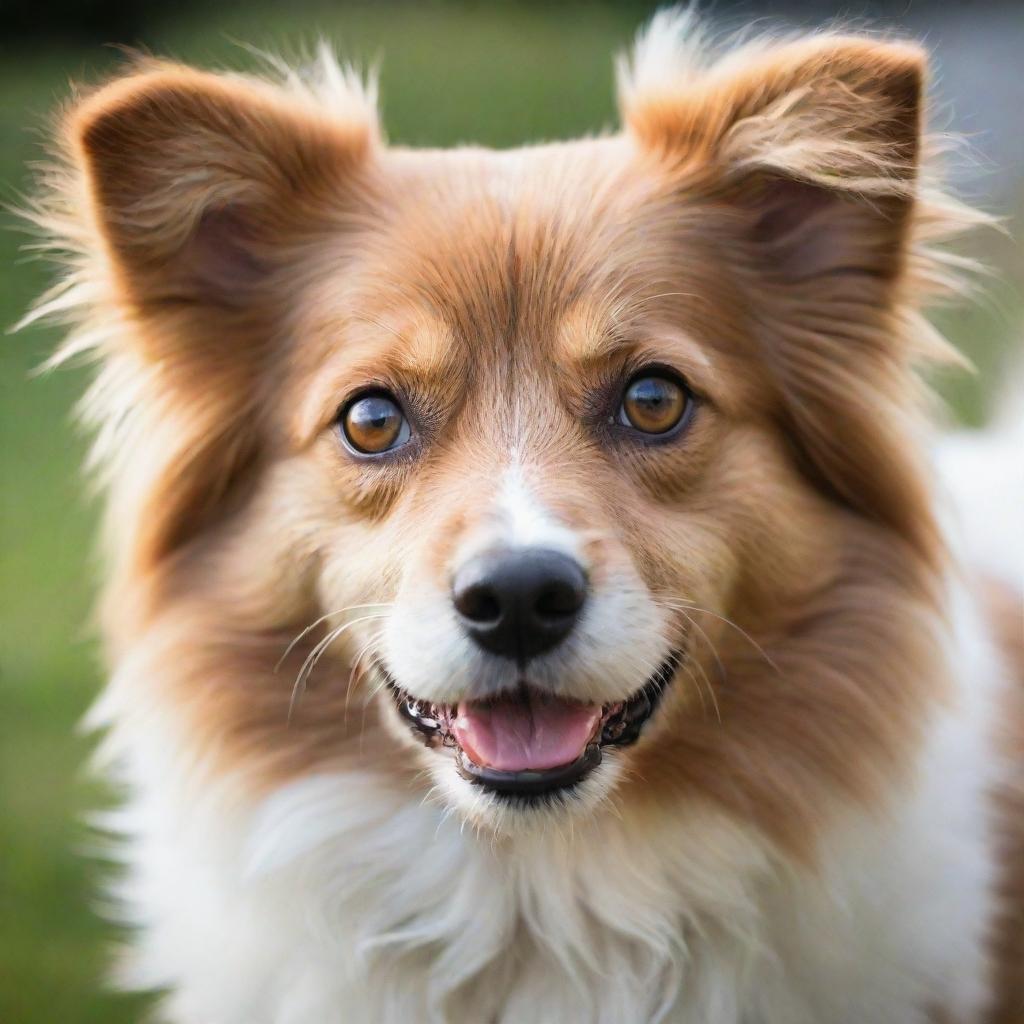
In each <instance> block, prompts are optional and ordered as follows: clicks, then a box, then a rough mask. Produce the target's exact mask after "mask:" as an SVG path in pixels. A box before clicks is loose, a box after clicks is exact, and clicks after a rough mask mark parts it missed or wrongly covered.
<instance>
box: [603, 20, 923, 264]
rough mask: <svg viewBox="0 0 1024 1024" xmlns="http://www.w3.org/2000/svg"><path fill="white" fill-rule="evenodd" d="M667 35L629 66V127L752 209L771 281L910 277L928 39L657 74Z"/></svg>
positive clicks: (670, 161) (751, 229) (844, 40)
mask: <svg viewBox="0 0 1024 1024" xmlns="http://www.w3.org/2000/svg"><path fill="white" fill-rule="evenodd" d="M654 42H655V41H654V40H652V39H647V40H641V43H640V47H639V50H638V54H637V58H636V64H635V65H634V67H633V69H632V70H630V69H626V75H625V79H624V81H623V88H622V105H623V113H624V118H625V121H626V124H627V126H628V128H629V130H630V132H631V133H632V135H633V136H634V137H635V138H636V139H637V140H638V141H639V142H640V144H641V145H642V146H643V147H644V148H645V149H647V150H648V151H651V152H654V153H655V154H657V155H659V156H660V157H661V158H662V159H663V160H664V161H665V163H666V165H667V166H669V167H672V168H673V169H674V170H675V171H676V172H677V173H678V174H679V175H680V176H681V178H680V180H681V181H685V183H686V188H687V190H688V191H689V192H690V193H691V194H693V195H698V196H699V195H704V196H705V197H707V198H710V199H712V200H718V201H721V202H722V203H724V204H728V205H729V206H731V207H732V208H733V209H734V210H735V211H736V212H737V213H738V214H740V215H742V216H743V219H744V223H745V226H746V228H747V237H748V239H749V240H750V241H751V243H753V244H752V251H753V252H754V253H755V254H756V257H757V259H758V261H759V262H760V264H761V266H762V267H763V268H764V269H765V270H766V271H767V272H768V273H770V275H771V276H773V277H775V278H776V279H781V280H792V281H806V280H809V279H822V278H825V277H829V276H834V275H851V274H856V275H867V276H870V277H874V278H880V279H891V278H893V277H894V276H895V275H896V274H897V273H898V272H899V270H900V267H901V261H902V256H903V245H902V243H903V236H904V233H905V230H906V225H907V215H908V211H909V209H910V207H911V205H912V201H913V197H914V192H915V185H916V179H917V171H918V158H919V149H920V133H921V125H920V122H921V96H922V88H923V80H924V72H925V57H924V54H923V53H922V51H921V50H920V49H919V48H918V47H917V46H914V45H912V44H907V43H890V42H880V41H875V40H871V39H861V38H857V37H843V36H818V37H811V38H809V39H803V40H799V41H796V42H792V43H786V44H777V45H774V46H773V45H764V46H759V45H753V46H750V47H744V48H741V49H739V50H737V51H735V52H734V53H733V54H730V55H729V56H727V57H726V58H724V59H723V60H721V61H719V62H718V63H717V64H715V65H713V66H712V67H711V68H710V69H708V70H705V71H698V70H696V69H692V68H691V69H689V70H687V69H686V68H685V67H681V68H679V69H678V70H677V73H676V74H674V75H673V74H672V73H670V72H669V73H666V72H665V71H664V69H663V70H662V72H661V74H660V75H659V76H657V77H655V78H654V79H653V80H651V78H650V72H649V69H648V70H646V71H645V66H644V63H645V62H648V63H649V62H650V61H651V60H652V59H653V58H652V57H651V56H650V55H649V54H647V55H645V53H644V50H645V47H646V48H647V49H650V47H651V46H653V45H654ZM645 76H646V77H645Z"/></svg>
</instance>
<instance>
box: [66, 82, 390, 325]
mask: <svg viewBox="0 0 1024 1024" xmlns="http://www.w3.org/2000/svg"><path fill="white" fill-rule="evenodd" d="M66 130H67V132H68V136H69V142H70V147H71V150H72V153H73V156H74V159H75V160H76V162H77V163H78V164H79V166H80V167H81V169H82V171H83V172H84V182H85V189H86V194H87V197H88V201H89V203H90V204H91V209H92V213H93V219H94V222H95V224H96V226H97V228H98V230H99V232H100V234H101V235H102V237H103V239H104V241H105V242H106V245H107V248H108V251H109V254H110V256H111V257H112V262H113V265H114V269H115V272H116V274H117V278H118V282H119V284H121V285H122V286H123V288H124V289H125V291H126V292H127V295H128V297H129V299H130V301H132V302H133V303H136V304H138V305H140V306H143V307H147V306H149V307H153V306H156V305H164V304H167V303H168V302H171V303H185V304H202V305H205V306H209V307H220V308H222V309H225V310H228V311H231V310H237V309H240V308H244V307H246V306H247V305H248V304H250V302H251V300H252V297H253V295H254V294H258V293H259V292H260V291H261V289H262V288H263V287H264V285H265V278H266V275H268V274H272V273H273V272H274V270H275V269H276V268H277V267H279V266H280V265H281V264H283V263H285V262H286V261H287V260H288V258H289V256H290V252H289V250H290V249H292V248H294V247H296V246H301V245H302V243H303V241H304V240H307V239H308V238H309V237H310V236H312V235H314V234H315V233H316V232H317V231H322V230H324V228H325V227H327V226H329V221H330V219H331V217H332V216H335V217H336V216H339V215H340V214H342V213H343V212H344V208H345V200H346V195H347V189H348V187H349V185H350V183H351V181H352V179H353V178H354V176H356V175H358V173H359V170H360V168H361V166H362V165H363V164H364V163H365V161H366V160H367V158H368V156H369V153H370V151H371V149H372V146H373V143H374V141H375V136H376V124H375V120H374V117H373V115H372V111H369V110H368V109H367V107H366V105H365V104H363V103H361V102H360V97H359V96H358V95H356V94H355V93H353V96H352V102H350V103H348V104H347V106H346V105H345V104H340V105H338V106H337V107H336V108H335V109H332V110H331V114H330V116H329V117H328V116H327V115H326V114H325V112H324V109H323V108H321V107H318V106H317V105H316V104H315V103H314V102H312V99H311V97H309V96H305V95H304V94H303V93H301V92H300V91H298V90H293V91H292V92H289V91H287V90H286V89H283V88H276V87H273V86H270V85H268V84H266V83H263V82H260V81H256V80H249V79H244V78H241V77H231V76H225V75H216V74H209V73H204V72H200V71H196V70H193V69H191V68H187V67H184V66H180V65H173V64H154V65H152V66H150V67H148V68H143V69H142V70H141V71H140V72H139V73H137V74H134V75H129V76H127V77H124V78H121V79H119V80H117V81H115V82H114V83H112V84H110V85H108V86H106V87H105V88H102V89H100V90H99V91H97V92H96V93H94V94H93V95H92V96H90V97H88V98H86V99H85V100H84V101H82V102H81V103H79V104H78V105H77V106H76V107H75V108H73V110H72V111H71V113H70V115H69V117H68V120H67V124H66Z"/></svg>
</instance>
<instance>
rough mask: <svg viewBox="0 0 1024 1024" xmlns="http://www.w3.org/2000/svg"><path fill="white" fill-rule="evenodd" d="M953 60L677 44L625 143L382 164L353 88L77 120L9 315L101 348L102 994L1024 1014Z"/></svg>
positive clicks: (1006, 701) (782, 1021)
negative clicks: (943, 391)
mask: <svg viewBox="0 0 1024 1024" xmlns="http://www.w3.org/2000/svg"><path fill="white" fill-rule="evenodd" d="M925 76H926V57H925V54H924V53H923V51H922V50H921V48H920V47H919V46H917V45H916V44H914V43H912V42H906V41H900V40H894V39H888V38H876V37H871V36H868V35H857V34H850V35H847V34H841V33H831V32H829V33H819V34H809V35H798V36H775V37H772V36H763V37H758V38H754V39H751V38H748V39H747V40H746V41H743V42H740V43H737V44H735V45H731V46H719V45H718V44H715V43H713V42H711V41H709V40H708V38H707V33H706V32H705V31H703V30H702V28H701V26H700V24H699V23H698V21H697V20H696V19H695V18H694V17H693V16H691V15H689V14H686V13H680V12H679V11H668V12H663V13H661V14H658V15H656V16H655V18H654V19H653V21H652V22H651V23H650V24H649V26H648V27H647V28H646V30H644V31H643V32H642V33H641V35H640V37H639V39H638V42H637V44H636V46H635V49H634V50H633V51H632V53H631V55H630V56H628V57H626V58H623V59H622V60H621V61H620V63H619V66H618V83H619V84H618V89H619V102H620V108H621V114H622V127H621V129H619V130H617V131H615V132H613V133H608V134H603V135H599V136H597V137H593V138H586V139H582V140H577V141H572V142H565V143H561V142H559V143H551V144H544V145H536V146H531V147H528V148H523V149H518V150H513V151H503V152H496V151H492V150H488V149H483V148H476V147H471V146H467V147H462V148H457V149H454V150H445V151H435V150H417V149H407V148H402V147H396V146H388V145H386V144H385V142H384V140H383V138H382V136H381V131H380V128H379V126H378V121H377V115H376V113H375V99H374V88H373V85H372V83H370V84H367V83H365V82H363V81H361V80H360V78H359V76H358V75H357V74H355V73H354V72H353V71H351V70H349V69H346V68H344V67H342V66H340V65H339V64H338V63H337V62H336V61H335V60H334V58H332V57H331V56H330V54H329V53H328V52H326V51H323V52H321V53H320V54H319V56H318V57H317V58H316V60H315V61H313V62H312V65H311V67H310V68H307V69H306V70H304V71H302V72H298V71H292V70H287V69H284V70H280V72H273V73H268V74H267V75H266V76H263V77H260V76H258V75H253V76H246V75H239V74H224V73H213V72H206V71H202V70H196V69H194V68H191V67H188V66H184V65H181V64H177V63H172V62H165V61H159V60H154V59H151V58H146V59H142V60H140V61H138V62H136V63H133V64H132V65H131V66H130V67H129V68H128V69H127V70H125V71H124V72H123V73H122V74H120V75H119V76H118V77H116V78H115V79H114V80H112V81H110V82H108V83H107V84H104V85H103V86H102V87H99V88H96V89H93V90H86V91H83V92H81V93H79V94H78V95H76V96H75V97H74V98H73V100H72V101H70V102H69V104H68V105H67V107H66V109H65V110H64V111H63V113H62V115H61V116H60V118H59V122H58V123H59V127H58V130H57V133H56V135H57V140H58V145H57V149H58V158H57V160H56V161H55V162H54V164H53V165H52V166H51V168H50V170H49V171H48V172H46V175H45V177H44V180H43V182H42V188H41V191H40V198H39V200H38V204H37V205H36V206H35V207H34V209H33V210H32V211H31V212H30V216H31V217H32V218H33V219H34V220H35V222H36V223H37V224H38V225H39V226H40V227H41V229H42V230H43V231H44V232H45V234H46V235H47V237H48V238H49V239H50V241H51V243H52V245H53V246H54V248H56V249H57V250H58V251H59V252H60V253H61V258H62V260H63V264H62V265H63V268H64V270H63V275H62V277H61V280H60V281H59V282H58V284H57V285H56V286H55V288H54V290H53V291H52V292H50V293H49V294H48V295H47V296H46V297H45V298H44V299H43V300H41V302H40V304H39V306H38V307H37V309H36V311H35V312H34V313H33V314H32V317H33V318H34V317H45V316H50V317H57V318H62V319H63V320H65V321H66V322H68V323H69V324H70V329H69V335H68V339H67V341H66V343H65V345H64V347H63V349H62V351H61V353H60V354H59V355H58V356H57V357H56V358H57V359H58V360H59V359H66V358H68V357H69V356H73V355H76V354H86V355H89V356H91V357H92V358H93V359H95V360H96V361H97V364H98V369H97V373H96V377H95V381H94V383H93V385H92V387H91V390H90V391H89V393H88V395H87V396H86V398H85V400H84V406H83V409H84V416H85V419H86V421H87V422H88V423H89V424H90V425H91V426H92V427H93V428H94V429H95V431H96V434H97V439H96V448H95V454H94V456H93V466H94V467H95V469H96V472H97V473H98V475H99V479H100V481H101V483H102V486H103V488H104V490H105V493H106V500H107V513H108V514H107V520H106V522H107V526H106V531H105V538H106V544H105V549H106V551H107V554H108V558H107V564H108V566H109V569H108V580H107V585H106V589H105V597H104V600H103V603H102V609H101V616H100V617H101V621H102V628H103V633H104V638H105V643H106V656H107V658H108V660H109V664H110V680H109V685H108V686H107V687H106V689H105V692H104V694H103V695H102V697H101V698H100V700H99V701H98V703H97V705H96V706H95V709H94V710H93V712H92V713H91V715H90V718H89V722H88V724H89V725H90V726H92V727H94V728H96V729H99V730H101V731H102V732H103V734H104V738H103V740H102V742H101V744H100V746H99V750H98V755H97V756H98V761H99V764H100V766H101V768H102V770H103V771H104V772H105V773H106V775H107V777H108V778H110V779H111V780H112V781H113V782H114V783H115V784H116V785H117V786H119V787H120V789H121V791H122V793H123V802H122V803H121V804H120V805H119V806H118V808H117V809H116V810H113V811H111V812H110V813H108V814H106V815H105V816H104V817H103V819H102V821H101V826H102V827H103V828H104V829H105V830H106V831H107V832H108V833H109V835H110V836H111V837H112V840H113V841H114V843H115V846H114V856H116V858H117V859H118V860H119V861H120V862H121V863H122V864H123V870H122V871H121V872H120V874H119V875H118V877H117V878H116V879H115V880H114V881H113V883H112V885H113V896H114V897H115V898H116V901H117V905H118V906H119V907H120V917H121V920H122V921H123V922H124V923H125V924H126V925H127V926H128V927H129V929H130V941H129V943H128V949H127V951H126V952H125V953H124V955H123V957H122V958H121V959H120V961H119V962H118V964H117V965H116V967H115V977H116V980H117V983H118V984H120V985H121V986H124V987H127V988H131V989H143V990H149V989H152V990H157V991H160V992H161V993H162V1002H161V1003H160V1011H159V1012H160V1013H161V1014H162V1018H161V1019H165V1020H167V1021H171V1022H176V1024H199V1022H202V1024H312V1022H315V1024H327V1022H341V1021H345V1022H359V1021H365V1022H374V1024H381V1022H398V1021H402V1022H407V1021H452V1022H464V1024H481V1022H501V1024H517V1022H536V1021H544V1022H548V1021H551V1022H554V1021H558V1022H607V1024H613V1022H614V1024H623V1022H648V1021H671V1022H701V1024H740V1022H743V1024H754V1022H757V1024H803V1022H806V1024H823V1022H828V1024H841V1022H849V1024H854V1022H855V1024H914V1022H920V1024H925V1022H930V1024H937V1022H956V1024H979V1022H982V1021H986V1022H997V1021H998V1022H1000V1024H1007V1022H1010V1021H1020V1020H1022V1019H1024V1016H1022V1012H1024V927H1022V914H1024V788H1022V780H1024V763H1022V761H1024V711H1022V707H1021V704H1022V693H1024V690H1022V687H1021V685H1020V683H1021V680H1022V678H1024V643H1022V636H1021V629H1020V625H1021V620H1020V614H1021V613H1020V605H1019V595H1018V594H1016V593H1015V592H1014V590H1013V584H1014V583H1015V582H1017V581H1019V578H1020V577H1019V575H1017V573H1018V570H1019V569H1020V567H1021V566H1024V544H1022V543H1021V541H1022V538H1021V535H1020V529H1019V527H1020V523H1019V520H1017V521H1015V522H1011V520H1012V519H1013V516H1012V515H1010V516H1007V510H1009V509H1012V507H1013V506H1012V505H1010V504H1008V502H1009V501H1010V499H1009V498H1008V497H1006V495H1007V494H1008V493H1009V492H1007V491H1001V492H1000V494H1002V495H1003V496H1002V497H999V498H996V499H994V500H993V501H990V502H987V503H985V508H983V509H982V510H981V511H982V514H985V513H986V511H987V512H989V513H992V514H993V515H994V516H995V518H998V516H996V515H995V514H996V513H999V515H1001V516H1002V518H1003V519H1004V520H1006V522H1005V523H1004V526H1005V529H1004V530H1003V534H1005V535H1000V534H997V533H996V532H994V531H997V526H995V525H993V526H992V527H991V528H988V527H987V526H986V525H985V524H983V523H982V524H979V526H978V527H975V526H971V527H970V528H968V527H967V526H965V524H964V520H963V516H962V515H961V513H960V512H959V511H958V509H960V508H961V507H963V508H966V507H967V506H966V505H962V506H961V505H959V504H958V498H957V495H958V494H971V493H974V491H973V490H972V488H973V481H972V479H971V474H972V467H973V466H974V465H975V463H974V462H973V461H972V460H971V459H967V460H966V461H965V460H963V459H961V460H960V461H959V463H957V460H956V459H954V460H953V461H954V463H956V464H957V465H959V466H960V468H959V470H957V472H956V473H955V474H954V475H953V476H952V477H951V478H949V479H947V480H946V481H943V480H942V479H941V478H940V477H939V476H938V473H937V470H936V469H935V466H936V459H935V458H934V457H933V449H934V444H935V433H934V432H933V431H932V430H931V429H930V428H929V426H928V421H929V403H928V401H927V398H926V396H925V393H924V389H923V388H922V386H921V384H920V382H919V378H918V376H917V371H918V368H919V367H920V366H922V365H923V364H927V363H929V362H935V361H950V360H951V359H953V358H954V356H953V353H952V350H951V349H950V348H949V347H948V346H947V345H946V343H945V342H944V341H943V340H942V339H941V338H940V337H939V336H938V335H937V334H936V333H935V332H934V330H932V329H931V328H930V327H929V326H928V324H927V322H926V320H925V319H924V318H923V315H922V313H921V310H922V309H923V308H924V307H925V306H926V305H927V304H928V303H929V302H930V301H932V300H933V299H936V298H938V297H940V296H941V295H942V294H944V293H947V292H949V291H950V290H951V289H955V288H956V287H957V286H958V284H959V278H960V273H959V268H960V263H958V262H957V261H956V260H955V259H953V258H952V257H949V256H947V255H944V251H945V250H944V249H943V242H944V240H945V239H947V238H950V237H952V236H954V235H956V234H957V233H959V232H960V231H962V230H964V229H966V228H968V227H971V226H972V225H975V224H979V223H983V222H984V221H985V217H984V216H983V215H981V214H978V213H976V212H974V211H972V210H970V209H968V208H967V207H966V206H963V205H961V204H959V203H957V202H956V201H955V200H954V199H953V198H951V197H950V196H949V195H948V194H946V193H945V192H944V191H943V189H942V184H941V180H940V178H939V176H938V172H937V170H936V168H935V166H934V164H935V161H934V158H933V153H934V146H933V140H931V139H930V138H929V136H928V135H927V134H925V133H924V131H923V128H922V121H923V118H924V99H923V92H924V82H925ZM939 461H940V462H941V460H939ZM995 479H996V481H997V483H999V484H1000V485H1006V486H1009V481H1008V474H1006V467H1005V466H1004V467H1003V469H1002V470H1001V472H998V473H997V474H996V476H995ZM1016 507H1018V509H1019V507H1020V506H1019V505H1018V506H1016ZM994 521H995V520H993V522H994ZM979 532H980V534H981V535H983V536H984V537H985V538H986V540H987V542H988V543H989V544H990V545H994V546H995V549H996V550H997V551H998V552H999V556H998V558H997V560H996V561H997V563H998V564H996V565H995V566H994V568H995V570H996V571H997V572H999V571H1000V570H1002V571H1003V572H1004V574H1005V579H1003V580H1002V581H999V580H997V579H996V577H995V576H992V575H991V574H986V573H981V572H979V571H977V570H976V569H975V568H974V563H973V562H972V557H973V556H972V551H971V544H970V543H969V538H970V537H971V536H973V535H975V534H978V533H979Z"/></svg>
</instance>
